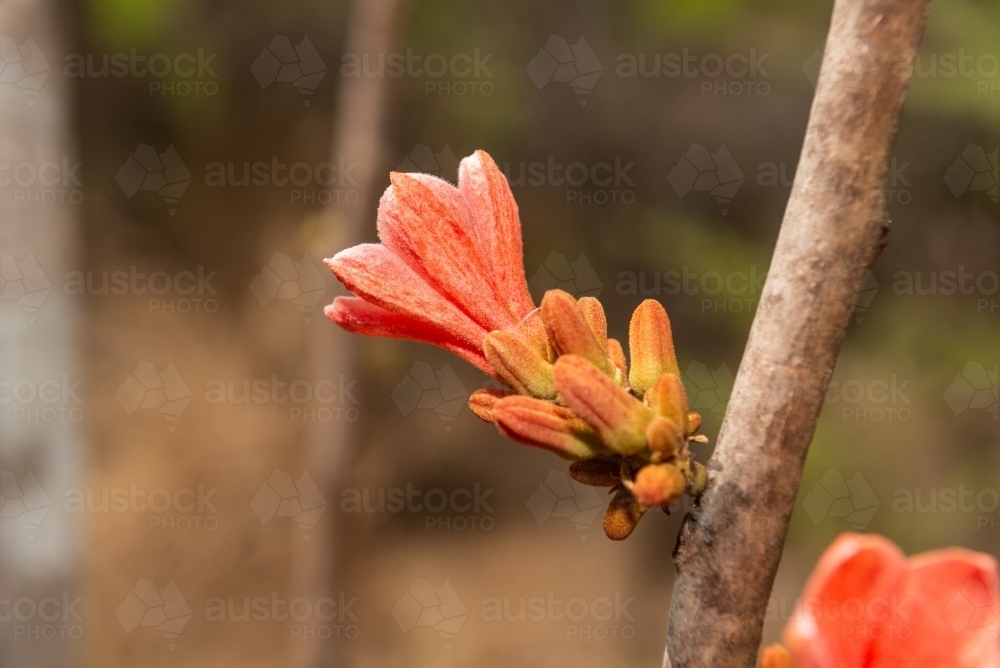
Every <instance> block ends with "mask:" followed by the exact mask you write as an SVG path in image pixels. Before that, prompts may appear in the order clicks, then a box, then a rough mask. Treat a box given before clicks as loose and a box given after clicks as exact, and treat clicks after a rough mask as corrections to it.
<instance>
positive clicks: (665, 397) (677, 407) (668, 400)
mask: <svg viewBox="0 0 1000 668" xmlns="http://www.w3.org/2000/svg"><path fill="white" fill-rule="evenodd" d="M643 399H644V400H645V402H646V405H647V406H649V407H650V408H652V409H653V412H654V413H656V414H657V415H659V416H661V417H665V418H670V419H671V420H673V421H674V424H675V425H677V426H678V427H679V428H680V431H681V433H682V434H683V435H684V436H687V435H688V434H689V433H690V431H689V427H688V402H687V392H686V391H685V390H684V383H683V382H682V381H681V379H680V377H679V376H675V375H674V374H672V373H665V374H663V375H662V376H660V377H659V378H657V379H656V382H654V383H653V386H652V387H650V388H649V391H648V392H646V396H645V397H643Z"/></svg>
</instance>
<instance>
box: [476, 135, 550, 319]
mask: <svg viewBox="0 0 1000 668" xmlns="http://www.w3.org/2000/svg"><path fill="white" fill-rule="evenodd" d="M458 189H459V191H461V193H462V195H463V196H464V197H465V201H466V202H468V204H469V209H470V211H471V213H472V227H473V229H474V230H475V234H474V237H475V239H476V243H477V244H478V246H479V252H480V253H481V254H482V256H483V257H484V258H489V259H490V263H491V268H492V274H493V279H494V281H495V282H496V286H497V288H499V290H500V294H501V295H502V296H503V297H504V298H506V300H507V302H508V304H509V305H510V308H511V310H512V311H513V312H514V313H517V314H520V315H524V314H525V313H527V312H528V311H530V310H532V309H533V308H535V302H534V301H533V300H532V299H531V294H530V293H529V292H528V281H527V279H526V278H525V275H524V250H523V246H522V242H521V221H520V219H519V218H518V215H517V202H515V201H514V195H513V194H512V193H511V191H510V185H509V184H508V183H507V177H505V176H504V175H503V172H501V171H500V169H499V168H497V166H496V163H495V162H493V158H491V157H490V155H489V154H488V153H487V152H486V151H476V152H475V153H473V154H472V155H470V156H469V157H467V158H465V159H463V160H462V163H461V164H460V165H459V168H458Z"/></svg>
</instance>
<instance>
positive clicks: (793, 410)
mask: <svg viewBox="0 0 1000 668" xmlns="http://www.w3.org/2000/svg"><path fill="white" fill-rule="evenodd" d="M928 7H929V0H836V2H835V3H834V9H833V17H832V19H831V21H830V32H829V35H828V36H827V41H826V47H825V49H824V51H825V53H824V57H823V64H822V67H821V69H820V75H819V81H818V83H817V86H816V96H815V98H814V99H813V104H812V109H811V111H810V114H809V124H808V127H807V129H806V136H805V140H804V142H803V145H802V155H801V157H800V159H799V163H798V165H799V166H798V169H797V170H796V173H795V180H794V182H793V184H792V192H791V195H790V196H789V199H788V206H787V208H786V209H785V216H784V219H783V221H782V223H781V231H780V233H779V235H778V241H777V244H776V245H775V249H774V257H773V258H772V261H771V269H770V270H769V271H768V276H767V283H766V284H765V285H764V291H763V293H762V294H761V298H760V305H759V306H758V309H757V314H756V316H755V317H754V321H753V326H752V328H751V330H750V337H749V339H748V341H747V347H746V350H745V352H744V354H743V361H742V362H741V363H740V370H739V373H738V375H737V377H736V384H735V386H734V387H733V392H732V396H731V398H730V401H729V406H728V407H727V409H726V416H725V420H724V421H723V424H722V429H721V431H720V432H719V441H718V444H717V445H716V448H715V453H714V454H713V455H712V459H711V460H710V462H709V483H708V487H707V489H706V490H705V493H704V494H703V495H702V497H701V499H699V501H698V504H697V506H696V507H695V509H694V510H693V511H692V513H691V514H690V515H688V517H687V518H686V519H685V522H684V528H683V530H682V531H681V535H680V538H679V539H678V543H677V548H676V549H675V550H674V563H675V565H676V567H677V577H676V579H675V582H674V594H673V601H672V604H671V608H670V628H669V631H668V634H667V650H668V651H667V653H666V656H665V657H664V663H663V665H664V666H665V667H666V668H671V667H672V668H752V666H753V665H754V664H755V662H756V658H757V650H758V648H759V646H760V640H761V629H762V627H763V623H764V614H765V611H766V609H767V603H768V599H769V598H770V595H771V587H772V586H773V584H774V576H775V574H776V573H777V570H778V564H779V562H780V560H781V554H782V550H783V547H784V544H785V538H786V536H787V534H788V523H789V520H790V519H791V515H792V510H793V508H794V504H795V499H796V495H797V494H798V489H799V482H800V480H801V477H802V469H803V466H804V465H805V460H806V454H807V453H808V450H809V443H810V442H811V441H812V438H813V434H814V432H815V430H816V422H817V420H818V419H819V414H820V410H821V409H822V407H823V399H824V398H825V397H826V395H827V390H828V389H829V384H830V377H831V375H832V374H833V369H834V367H835V366H836V364H837V357H838V355H839V354H840V348H841V345H842V344H843V342H844V336H845V334H846V332H847V326H848V324H849V323H850V319H851V314H852V312H853V310H854V307H855V304H856V303H857V301H858V295H859V294H860V290H861V287H862V286H863V284H864V282H865V276H866V275H867V273H868V271H869V270H870V269H871V267H872V265H874V264H875V261H876V260H877V259H878V257H879V255H881V253H882V250H883V249H884V248H885V245H886V243H887V242H888V236H889V217H888V214H887V213H886V208H885V204H886V198H885V185H886V179H887V176H888V173H889V160H890V157H891V155H892V147H893V144H894V143H895V140H896V133H897V131H898V130H899V121H900V117H901V116H902V113H903V103H904V101H905V100H906V91H907V87H908V86H909V83H910V76H911V74H912V71H913V60H914V58H915V57H916V53H917V49H918V48H919V46H920V40H921V37H922V36H923V32H924V25H925V23H926V21H927V11H928Z"/></svg>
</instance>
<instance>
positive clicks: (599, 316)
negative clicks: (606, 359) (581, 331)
mask: <svg viewBox="0 0 1000 668" xmlns="http://www.w3.org/2000/svg"><path fill="white" fill-rule="evenodd" d="M576 305H577V306H578V307H579V308H580V312H581V313H583V319H584V320H586V321H587V326H588V327H590V331H591V332H592V333H593V335H594V338H595V339H597V343H598V345H600V346H601V350H603V351H604V354H605V356H606V355H607V354H608V319H607V316H605V315H604V307H603V306H601V302H599V301H597V300H596V299H595V298H593V297H581V298H580V299H579V301H577V302H576Z"/></svg>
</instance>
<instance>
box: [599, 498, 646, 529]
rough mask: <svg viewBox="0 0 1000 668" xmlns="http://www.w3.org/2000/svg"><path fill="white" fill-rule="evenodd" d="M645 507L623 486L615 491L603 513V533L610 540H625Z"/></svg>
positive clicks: (640, 517) (644, 510)
mask: <svg viewBox="0 0 1000 668" xmlns="http://www.w3.org/2000/svg"><path fill="white" fill-rule="evenodd" d="M645 512H646V509H645V508H643V507H642V506H640V505H639V503H638V502H637V501H636V500H635V497H634V496H632V492H630V491H628V490H627V489H625V488H624V487H621V488H619V490H618V491H617V492H616V493H615V496H614V498H612V499H611V503H609V504H608V509H607V511H605V513H604V533H605V534H606V535H607V537H608V538H610V539H611V540H625V539H626V538H628V537H629V535H630V534H631V533H632V530H633V529H635V527H636V525H637V524H638V523H639V520H640V519H642V516H643V514H644V513H645Z"/></svg>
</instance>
